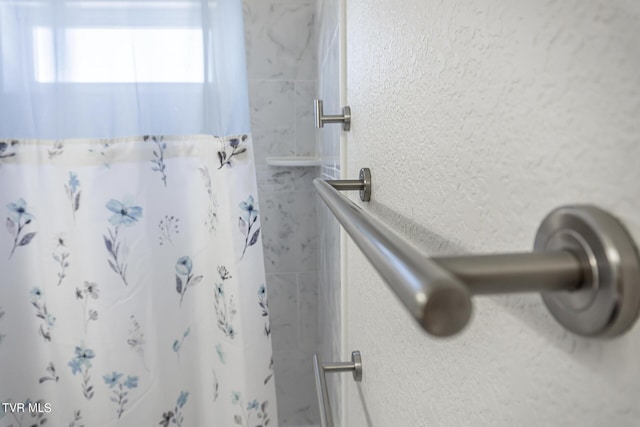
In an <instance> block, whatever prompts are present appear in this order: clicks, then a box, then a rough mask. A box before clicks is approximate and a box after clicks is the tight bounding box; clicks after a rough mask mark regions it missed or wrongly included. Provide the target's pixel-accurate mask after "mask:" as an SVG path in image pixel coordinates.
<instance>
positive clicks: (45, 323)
mask: <svg viewBox="0 0 640 427" xmlns="http://www.w3.org/2000/svg"><path fill="white" fill-rule="evenodd" d="M29 294H30V295H31V305H32V306H33V307H34V308H35V309H36V317H37V318H38V319H41V321H40V329H39V332H40V335H41V336H42V338H44V340H45V341H51V328H52V327H53V325H55V323H56V318H55V317H53V316H52V315H51V313H49V311H48V310H47V305H46V304H45V303H44V301H43V300H42V290H41V289H40V288H33V289H31V292H29Z"/></svg>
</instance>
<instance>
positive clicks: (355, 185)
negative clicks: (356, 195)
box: [327, 168, 371, 202]
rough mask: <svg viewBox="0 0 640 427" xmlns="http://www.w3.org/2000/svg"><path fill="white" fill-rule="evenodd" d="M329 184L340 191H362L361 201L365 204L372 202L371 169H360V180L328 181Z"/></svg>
mask: <svg viewBox="0 0 640 427" xmlns="http://www.w3.org/2000/svg"><path fill="white" fill-rule="evenodd" d="M327 184H329V185H331V186H332V187H333V188H335V189H336V190H338V191H350V190H358V191H360V200H362V201H363V202H369V201H371V171H370V170H369V168H362V169H360V175H359V179H337V180H327Z"/></svg>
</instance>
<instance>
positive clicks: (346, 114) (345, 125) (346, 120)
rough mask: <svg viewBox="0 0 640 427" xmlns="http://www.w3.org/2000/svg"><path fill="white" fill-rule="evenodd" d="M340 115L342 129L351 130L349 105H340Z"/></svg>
mask: <svg viewBox="0 0 640 427" xmlns="http://www.w3.org/2000/svg"><path fill="white" fill-rule="evenodd" d="M342 117H343V121H342V130H343V131H345V132H348V131H350V130H351V107H349V106H348V105H347V106H346V107H342Z"/></svg>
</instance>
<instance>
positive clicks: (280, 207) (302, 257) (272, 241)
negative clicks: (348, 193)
mask: <svg viewBox="0 0 640 427" xmlns="http://www.w3.org/2000/svg"><path fill="white" fill-rule="evenodd" d="M315 197H316V195H315V192H314V191H306V192H305V191H295V192H291V191H282V192H265V193H263V194H261V200H260V204H261V210H262V212H261V213H262V227H263V230H264V234H263V237H262V243H263V246H264V257H265V267H266V271H267V272H268V273H280V272H307V271H313V270H316V269H317V255H318V251H317V240H318V232H317V224H316V202H315Z"/></svg>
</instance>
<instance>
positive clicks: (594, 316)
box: [534, 206, 640, 337]
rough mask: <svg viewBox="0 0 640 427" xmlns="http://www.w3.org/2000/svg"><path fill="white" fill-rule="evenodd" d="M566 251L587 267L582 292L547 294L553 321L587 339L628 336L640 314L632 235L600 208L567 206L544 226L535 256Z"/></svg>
mask: <svg viewBox="0 0 640 427" xmlns="http://www.w3.org/2000/svg"><path fill="white" fill-rule="evenodd" d="M557 250H560V251H567V252H570V253H572V254H573V255H574V256H575V257H576V258H578V260H579V261H580V264H581V265H582V266H583V269H582V274H583V281H582V286H580V288H579V289H577V290H573V291H563V292H545V293H543V294H542V299H543V300H544V303H545V304H546V306H547V308H548V309H549V311H550V312H551V314H552V315H553V317H554V318H555V319H556V320H557V321H558V322H559V323H560V324H562V325H563V326H564V327H565V328H567V329H569V330H570V331H572V332H574V333H576V334H579V335H584V336H592V337H595V336H598V337H613V336H617V335H620V334H622V333H624V332H625V331H627V330H628V329H629V328H630V327H631V326H632V325H633V324H634V322H635V321H636V319H637V317H638V313H639V312H640V286H639V284H640V264H639V256H638V251H637V249H636V247H635V245H634V242H633V239H632V237H631V235H630V234H629V233H628V232H627V230H626V229H625V228H624V227H623V225H622V224H621V223H620V222H619V221H618V220H617V219H616V218H615V217H613V216H612V215H610V214H609V213H607V212H605V211H603V210H601V209H598V208H596V207H595V206H565V207H561V208H558V209H556V210H554V211H552V212H551V213H550V214H549V215H547V217H546V218H545V219H544V220H543V221H542V224H541V225H540V228H539V229H538V233H537V235H536V239H535V243H534V251H536V252H541V251H557Z"/></svg>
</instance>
